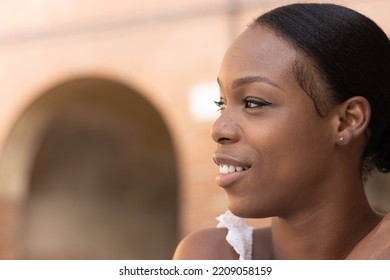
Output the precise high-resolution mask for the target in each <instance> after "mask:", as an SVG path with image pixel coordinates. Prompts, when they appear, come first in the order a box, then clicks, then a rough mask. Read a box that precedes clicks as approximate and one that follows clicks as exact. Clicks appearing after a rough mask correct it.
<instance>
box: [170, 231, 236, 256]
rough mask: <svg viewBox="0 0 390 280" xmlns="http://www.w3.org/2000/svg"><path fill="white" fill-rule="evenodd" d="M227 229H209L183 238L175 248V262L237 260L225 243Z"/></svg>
mask: <svg viewBox="0 0 390 280" xmlns="http://www.w3.org/2000/svg"><path fill="white" fill-rule="evenodd" d="M226 234H227V229H225V228H210V229H205V230H201V231H198V232H195V233H193V234H190V235H188V236H187V237H185V238H184V239H183V240H182V241H181V242H180V243H179V245H178V246H177V248H176V251H175V254H174V256H173V259H175V260H229V259H238V255H237V253H236V252H235V251H234V249H233V248H232V247H231V246H230V245H229V243H227V241H226Z"/></svg>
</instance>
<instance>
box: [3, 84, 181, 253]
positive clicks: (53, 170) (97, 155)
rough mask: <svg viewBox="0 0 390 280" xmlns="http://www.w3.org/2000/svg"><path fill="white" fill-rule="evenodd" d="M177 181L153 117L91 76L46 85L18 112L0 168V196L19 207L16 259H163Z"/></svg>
mask: <svg viewBox="0 0 390 280" xmlns="http://www.w3.org/2000/svg"><path fill="white" fill-rule="evenodd" d="M10 162H11V164H10ZM177 178H178V176H177V166H176V159H175V151H174V147H173V144H172V139H171V137H170V134H169V132H168V129H167V127H166V125H165V123H164V121H163V118H162V117H161V116H160V114H159V113H158V112H157V110H156V109H155V108H153V106H152V105H151V104H150V103H149V102H148V101H147V100H146V99H145V98H143V97H142V96H141V95H140V94H138V93H137V92H136V91H134V90H133V89H131V88H129V87H127V86H126V85H124V84H121V83H119V82H116V81H111V80H107V79H103V78H95V77H91V78H80V79H75V80H71V81H69V82H66V83H63V84H61V85H59V86H57V87H55V88H52V89H50V90H48V91H47V92H46V93H44V94H43V95H42V96H41V97H40V98H39V99H38V100H36V101H35V102H34V103H33V104H32V105H31V106H30V107H29V108H27V110H25V112H24V113H23V114H22V116H21V117H20V118H19V120H18V121H17V123H16V124H15V126H14V129H13V131H12V132H11V134H10V136H9V139H8V141H7V144H6V146H5V149H4V151H3V154H2V161H1V163H0V180H1V181H2V182H3V183H5V184H6V186H7V189H6V190H4V191H3V193H2V194H1V195H2V196H3V197H6V198H8V200H12V201H19V202H21V204H22V205H23V208H22V209H23V210H22V211H21V212H19V213H20V215H19V217H20V218H21V219H20V221H21V223H20V224H19V232H20V234H19V235H18V238H19V242H18V244H22V246H21V247H20V248H19V249H20V251H19V252H20V257H21V258H30V259H167V258H170V257H171V256H172V253H173V249H174V247H175V245H176V243H177V212H178V208H177V188H178V179H177Z"/></svg>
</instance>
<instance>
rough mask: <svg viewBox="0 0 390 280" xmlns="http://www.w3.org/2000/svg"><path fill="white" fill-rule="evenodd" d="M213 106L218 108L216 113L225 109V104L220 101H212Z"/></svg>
mask: <svg viewBox="0 0 390 280" xmlns="http://www.w3.org/2000/svg"><path fill="white" fill-rule="evenodd" d="M214 103H215V105H217V107H218V111H220V112H221V111H223V110H224V109H225V108H226V103H225V102H224V101H223V100H222V99H221V100H219V101H214Z"/></svg>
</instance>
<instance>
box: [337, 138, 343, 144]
mask: <svg viewBox="0 0 390 280" xmlns="http://www.w3.org/2000/svg"><path fill="white" fill-rule="evenodd" d="M337 144H339V145H340V146H341V145H344V136H340V137H339V139H338V140H337Z"/></svg>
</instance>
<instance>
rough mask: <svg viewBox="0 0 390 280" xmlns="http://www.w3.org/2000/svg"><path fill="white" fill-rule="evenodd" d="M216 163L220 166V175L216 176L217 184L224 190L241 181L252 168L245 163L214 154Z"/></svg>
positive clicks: (230, 157) (228, 156) (227, 156)
mask: <svg viewBox="0 0 390 280" xmlns="http://www.w3.org/2000/svg"><path fill="white" fill-rule="evenodd" d="M214 162H215V163H216V164H217V165H219V174H218V175H217V176H216V182H217V184H218V185H219V186H221V187H223V188H226V187H228V186H230V185H232V184H234V183H235V182H237V181H238V180H240V179H241V178H242V177H243V176H244V175H245V173H246V172H247V171H248V170H249V169H250V168H251V165H250V164H248V163H246V162H245V161H242V160H239V159H237V158H235V157H232V156H230V155H226V154H214Z"/></svg>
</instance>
